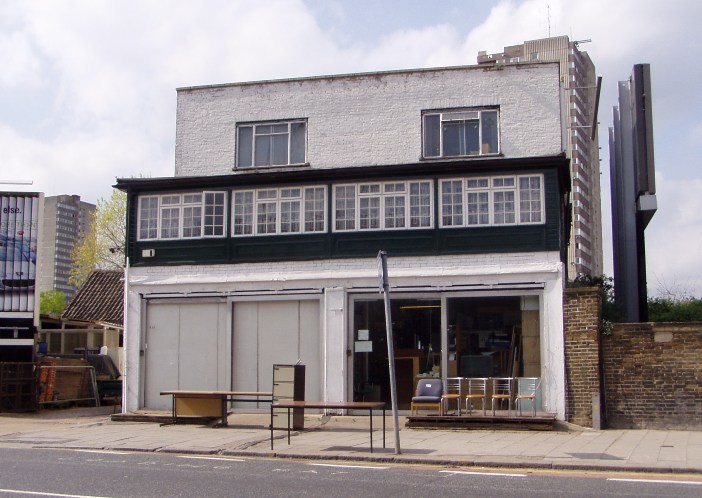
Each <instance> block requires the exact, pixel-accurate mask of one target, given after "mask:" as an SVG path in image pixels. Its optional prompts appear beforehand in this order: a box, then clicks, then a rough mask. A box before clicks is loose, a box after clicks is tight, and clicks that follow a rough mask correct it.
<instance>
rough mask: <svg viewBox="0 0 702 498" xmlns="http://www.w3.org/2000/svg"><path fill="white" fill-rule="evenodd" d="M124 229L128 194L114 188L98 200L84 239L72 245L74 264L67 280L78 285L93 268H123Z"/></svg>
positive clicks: (125, 228)
mask: <svg viewBox="0 0 702 498" xmlns="http://www.w3.org/2000/svg"><path fill="white" fill-rule="evenodd" d="M126 233H127V195H126V194H125V193H124V192H121V191H119V190H113V191H112V197H110V198H109V199H108V200H107V201H105V200H104V199H100V200H99V201H98V204H97V208H96V209H95V212H94V213H93V217H92V220H91V223H90V231H89V232H88V233H87V234H86V236H85V238H84V239H83V243H82V244H81V245H79V246H76V247H75V248H74V249H73V253H72V254H71V258H72V259H73V267H72V268H71V275H70V278H69V280H68V283H70V284H71V285H75V286H76V287H80V286H81V285H82V284H83V282H85V280H86V279H87V278H88V275H90V272H92V271H93V270H118V269H121V268H123V266H124V245H125V238H126Z"/></svg>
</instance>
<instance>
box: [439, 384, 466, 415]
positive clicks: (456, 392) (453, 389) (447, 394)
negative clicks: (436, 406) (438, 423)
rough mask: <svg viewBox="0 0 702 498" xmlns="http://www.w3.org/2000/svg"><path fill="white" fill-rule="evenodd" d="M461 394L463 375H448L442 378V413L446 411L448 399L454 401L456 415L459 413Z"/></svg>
mask: <svg viewBox="0 0 702 498" xmlns="http://www.w3.org/2000/svg"><path fill="white" fill-rule="evenodd" d="M462 396H463V377H448V378H447V379H446V380H444V394H442V395H441V407H442V408H441V409H442V412H443V414H444V415H446V414H447V413H448V404H449V401H450V400H455V401H456V407H457V410H458V415H459V416H460V415H461V401H462V400H461V397H462Z"/></svg>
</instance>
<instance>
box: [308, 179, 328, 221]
mask: <svg viewBox="0 0 702 498" xmlns="http://www.w3.org/2000/svg"><path fill="white" fill-rule="evenodd" d="M325 212H326V211H325V206H324V187H313V188H306V189H305V232H322V231H324V213H325Z"/></svg>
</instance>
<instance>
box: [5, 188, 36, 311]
mask: <svg viewBox="0 0 702 498" xmlns="http://www.w3.org/2000/svg"><path fill="white" fill-rule="evenodd" d="M40 200H41V197H40V194H37V193H7V192H2V193H0V312H3V315H4V316H11V312H19V313H23V314H24V313H27V312H34V307H35V301H36V291H35V284H36V278H37V250H38V245H37V244H38V238H39V217H40V216H41V212H40ZM8 312H10V315H8Z"/></svg>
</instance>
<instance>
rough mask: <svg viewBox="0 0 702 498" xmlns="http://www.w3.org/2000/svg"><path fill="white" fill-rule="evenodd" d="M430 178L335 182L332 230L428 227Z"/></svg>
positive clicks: (430, 222) (430, 214) (429, 226)
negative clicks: (398, 180)
mask: <svg viewBox="0 0 702 498" xmlns="http://www.w3.org/2000/svg"><path fill="white" fill-rule="evenodd" d="M431 226H432V182H431V181H408V182H384V183H361V184H354V185H336V186H335V187H334V230H335V231H350V230H388V229H396V228H431Z"/></svg>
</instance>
